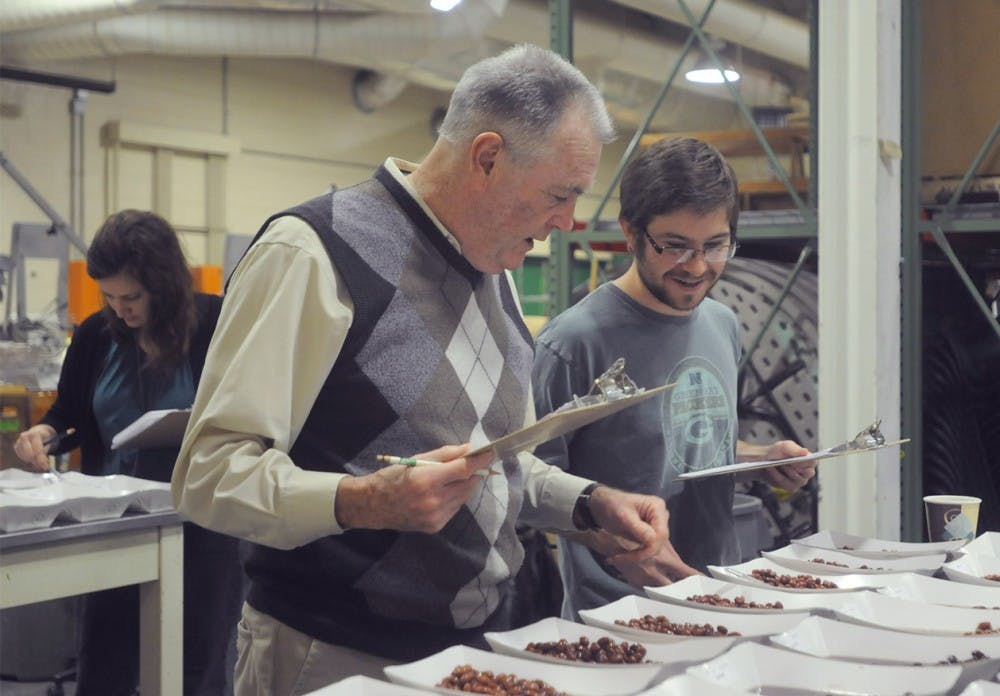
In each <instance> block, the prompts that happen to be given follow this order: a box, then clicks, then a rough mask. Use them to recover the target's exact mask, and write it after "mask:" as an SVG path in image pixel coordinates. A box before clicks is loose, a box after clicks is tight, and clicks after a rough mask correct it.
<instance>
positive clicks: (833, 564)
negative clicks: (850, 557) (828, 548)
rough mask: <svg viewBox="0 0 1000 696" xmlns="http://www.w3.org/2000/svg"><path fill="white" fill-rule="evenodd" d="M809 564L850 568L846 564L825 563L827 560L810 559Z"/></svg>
mask: <svg viewBox="0 0 1000 696" xmlns="http://www.w3.org/2000/svg"><path fill="white" fill-rule="evenodd" d="M811 562H812V563H824V564H826V565H832V566H837V567H839V568H849V567H850V566H848V565H847V564H846V563H837V562H836V561H827V560H825V559H822V558H814V559H812V561H811Z"/></svg>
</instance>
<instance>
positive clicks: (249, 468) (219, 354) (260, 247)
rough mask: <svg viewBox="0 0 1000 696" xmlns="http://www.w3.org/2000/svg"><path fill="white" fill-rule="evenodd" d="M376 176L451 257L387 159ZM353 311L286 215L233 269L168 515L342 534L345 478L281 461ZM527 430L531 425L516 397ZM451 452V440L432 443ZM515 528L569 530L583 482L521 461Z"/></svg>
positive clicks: (252, 535)
mask: <svg viewBox="0 0 1000 696" xmlns="http://www.w3.org/2000/svg"><path fill="white" fill-rule="evenodd" d="M385 166H386V168H387V169H388V170H389V171H390V172H392V174H393V176H394V177H395V178H396V179H397V180H399V181H400V182H401V183H402V184H403V186H404V187H405V188H406V190H407V191H408V192H409V193H410V195H411V196H413V197H414V199H415V200H416V201H417V202H418V203H419V204H420V205H421V207H423V209H424V210H425V211H427V212H428V213H429V214H430V216H431V219H432V220H434V222H435V223H436V224H437V225H438V227H439V229H440V230H441V232H442V234H444V235H445V236H446V238H448V239H449V241H450V242H451V243H452V244H454V245H455V246H456V248H460V246H459V244H458V241H457V240H456V239H455V238H454V237H453V236H452V235H451V234H449V233H448V232H447V230H445V229H444V228H443V227H442V225H441V223H440V221H438V220H437V218H436V217H435V216H434V215H433V213H431V211H430V210H429V208H427V206H426V204H425V203H424V202H423V201H422V200H421V199H420V198H419V196H417V194H416V191H415V190H413V188H412V187H411V186H409V182H408V181H407V180H406V176H405V174H403V170H409V169H411V168H412V167H413V166H414V165H411V164H409V163H406V162H403V161H400V160H394V159H392V158H390V159H389V160H387V161H386V163H385ZM352 319H353V303H352V301H351V298H350V296H349V295H348V293H347V290H346V288H345V287H344V284H343V282H342V280H341V278H340V276H339V274H338V272H337V270H336V268H335V267H334V266H333V264H332V263H331V262H330V258H329V256H328V254H327V252H326V249H325V248H324V247H323V244H322V242H321V241H320V239H319V236H318V235H317V234H316V233H315V232H314V231H313V230H312V229H311V228H310V227H309V226H308V225H307V224H306V223H305V222H304V221H302V220H301V219H299V218H296V217H292V216H284V217H280V218H278V219H276V220H275V221H274V222H272V223H271V225H270V227H269V228H268V231H267V233H266V234H265V235H263V236H262V238H261V239H260V240H259V241H257V242H256V243H255V244H254V245H253V246H252V247H251V248H250V249H249V250H248V251H247V254H246V256H245V257H244V259H243V260H242V261H241V262H240V264H239V266H237V268H236V270H235V272H234V273H233V276H232V279H231V281H230V284H229V291H228V293H227V296H226V299H225V301H224V303H223V306H222V313H221V315H220V317H219V323H218V326H217V328H216V330H215V335H214V336H213V338H212V343H211V346H210V347H209V350H208V357H207V359H206V361H205V367H204V371H203V373H202V378H201V382H200V383H199V386H198V393H197V396H196V398H195V402H194V406H193V407H192V413H191V419H190V422H189V423H188V428H187V432H186V433H185V436H184V442H183V444H182V446H181V450H180V454H179V456H178V459H177V464H176V466H175V468H174V474H173V479H172V489H173V497H174V503H175V505H176V507H177V510H178V511H179V512H181V513H182V514H183V515H185V516H187V517H189V518H190V519H191V520H193V521H195V522H197V523H198V524H200V525H202V526H204V527H208V528H209V529H213V530H216V531H219V532H224V533H227V534H231V535H233V536H238V537H242V538H245V539H249V540H251V541H253V542H256V543H260V544H265V545H268V546H273V547H276V548H281V549H288V548H295V547H297V546H301V545H303V544H306V543H309V542H311V541H314V540H316V539H318V538H321V537H324V536H328V535H331V534H340V533H342V532H343V531H344V530H343V529H342V528H341V527H340V525H339V524H338V523H337V518H336V514H335V505H336V497H337V486H338V484H339V483H340V481H341V480H342V479H343V478H344V477H345V476H347V475H348V474H339V473H329V472H322V471H310V470H308V469H305V468H302V467H300V466H298V465H297V464H296V463H295V462H293V461H292V460H291V458H290V457H289V456H288V452H289V450H290V449H291V447H292V445H293V444H294V442H295V439H296V437H298V435H299V432H300V431H301V429H302V427H303V424H304V423H305V421H306V417H307V416H308V415H309V412H310V410H311V409H312V406H313V403H314V401H315V399H316V396H317V394H318V393H319V390H320V388H321V387H322V385H323V383H324V381H325V380H326V378H327V376H328V375H329V373H330V370H331V369H332V367H333V364H334V361H335V360H336V359H337V355H338V353H339V352H340V349H341V347H342V345H343V342H344V338H345V336H346V335H347V331H348V328H349V327H350V325H351V321H352ZM526 407H527V408H528V410H529V413H528V418H529V422H530V421H531V420H533V419H534V407H533V405H532V402H531V399H530V398H529V399H526ZM440 444H441V445H445V444H460V443H445V442H442V443H440ZM519 463H520V465H521V467H522V471H523V474H524V481H525V497H524V507H523V508H522V510H521V519H522V520H523V521H524V522H526V523H528V524H530V525H532V526H534V527H537V528H541V529H551V530H572V529H573V528H574V527H573V523H572V509H573V505H574V503H575V502H576V498H577V496H578V495H579V494H580V492H581V491H582V490H583V488H584V487H585V486H586V485H587V484H588V483H590V481H588V480H586V479H582V478H580V477H578V476H573V475H572V474H567V473H565V472H563V471H562V470H561V469H559V468H558V467H552V466H549V465H547V464H545V463H544V462H542V461H541V460H539V459H537V458H536V457H534V456H533V455H531V454H529V453H522V454H521V455H519Z"/></svg>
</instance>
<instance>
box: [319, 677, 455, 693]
mask: <svg viewBox="0 0 1000 696" xmlns="http://www.w3.org/2000/svg"><path fill="white" fill-rule="evenodd" d="M426 693H427V692H426V691H424V690H423V689H411V688H410V687H408V686H401V685H399V684H393V683H392V682H387V681H382V680H380V679H372V678H371V677H365V676H362V675H357V676H354V677H348V678H347V679H341V680H340V681H339V682H337V683H335V684H330V685H329V686H324V687H323V688H322V689H319V690H317V691H310V692H309V693H308V694H306V695H305V696H420V695H421V694H426ZM451 693H456V692H454V691H453V692H451Z"/></svg>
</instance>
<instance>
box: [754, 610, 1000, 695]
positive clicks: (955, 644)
mask: <svg viewBox="0 0 1000 696" xmlns="http://www.w3.org/2000/svg"><path fill="white" fill-rule="evenodd" d="M770 641H771V643H773V644H775V645H778V646H780V647H782V648H786V649H788V650H794V651H796V652H800V653H805V654H807V655H812V656H814V657H823V658H830V659H835V660H848V661H851V662H863V663H866V664H899V665H907V666H914V665H917V664H920V665H924V666H934V665H937V664H939V663H941V662H942V661H945V662H947V661H948V660H949V659H950V658H957V659H958V660H961V661H962V662H961V663H960V664H959V665H958V666H959V667H961V668H962V674H961V676H960V678H959V686H960V687H961V686H965V685H966V684H968V683H969V682H971V681H974V680H976V679H991V678H992V677H993V676H994V675H995V674H996V673H997V671H998V670H1000V635H983V636H929V635H917V634H912V633H898V632H896V631H891V630H888V629H884V628H873V627H870V626H862V625H859V624H853V623H847V622H844V621H833V620H832V619H827V618H824V617H821V616H811V617H809V618H808V619H806V620H805V621H803V622H802V623H800V624H799V625H798V626H796V627H795V628H793V629H791V630H789V631H785V632H784V633H779V634H778V635H775V636H771V638H770ZM975 650H978V651H980V652H982V653H984V654H985V655H986V658H985V659H981V660H974V661H973V660H972V659H971V658H972V653H973V651H975Z"/></svg>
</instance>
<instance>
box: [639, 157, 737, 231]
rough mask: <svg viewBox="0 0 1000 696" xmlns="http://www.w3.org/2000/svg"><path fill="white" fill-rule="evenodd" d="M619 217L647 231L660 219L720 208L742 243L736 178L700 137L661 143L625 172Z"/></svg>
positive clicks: (727, 165) (721, 158)
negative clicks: (654, 221)
mask: <svg viewBox="0 0 1000 696" xmlns="http://www.w3.org/2000/svg"><path fill="white" fill-rule="evenodd" d="M619 198H620V200H621V212H620V213H619V217H621V218H622V219H624V220H627V221H628V222H629V224H631V225H633V226H634V227H636V228H637V229H639V230H645V229H646V226H647V225H649V223H650V221H651V220H652V219H653V218H654V217H657V216H658V215H669V214H670V213H674V212H677V211H679V210H690V211H691V212H693V213H695V214H697V215H707V214H708V213H712V212H714V211H716V210H718V209H720V208H724V209H725V210H726V215H727V217H728V219H729V236H730V238H731V239H732V240H733V241H735V240H736V225H737V222H738V221H739V217H740V201H739V189H738V186H737V182H736V174H735V172H733V168H732V167H731V166H730V165H729V163H728V162H727V161H726V159H725V158H724V157H723V156H722V154H721V153H720V152H719V151H718V150H716V149H715V148H714V147H712V146H711V145H709V144H708V143H706V142H704V141H701V140H696V139H695V138H667V139H664V140H658V141H656V142H655V143H653V144H652V145H650V146H649V147H648V148H646V149H645V150H644V151H643V152H642V154H640V155H639V156H638V157H636V158H635V159H633V160H632V161H631V162H629V163H628V166H627V167H625V172H624V174H622V183H621V189H620V196H619Z"/></svg>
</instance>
